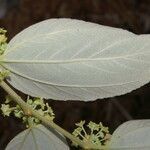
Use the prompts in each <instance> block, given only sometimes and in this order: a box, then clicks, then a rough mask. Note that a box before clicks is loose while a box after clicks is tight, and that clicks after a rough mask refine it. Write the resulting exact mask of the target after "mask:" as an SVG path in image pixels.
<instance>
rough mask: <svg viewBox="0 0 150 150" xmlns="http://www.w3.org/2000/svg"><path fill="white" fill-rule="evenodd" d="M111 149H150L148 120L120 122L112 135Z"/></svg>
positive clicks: (149, 121)
mask: <svg viewBox="0 0 150 150" xmlns="http://www.w3.org/2000/svg"><path fill="white" fill-rule="evenodd" d="M110 149H111V150H150V120H134V121H128V122H125V123H124V124H122V125H121V126H120V127H118V128H117V129H116V131H115V132H114V133H113V135H112V139H111V144H110Z"/></svg>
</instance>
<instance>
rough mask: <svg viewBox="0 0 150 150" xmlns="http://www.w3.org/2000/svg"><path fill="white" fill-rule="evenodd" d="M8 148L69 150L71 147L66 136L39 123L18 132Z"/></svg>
mask: <svg viewBox="0 0 150 150" xmlns="http://www.w3.org/2000/svg"><path fill="white" fill-rule="evenodd" d="M6 150H69V147H68V146H67V144H66V141H65V138H63V137H62V136H61V137H60V135H58V134H57V135H56V134H54V133H53V132H51V131H50V130H48V129H47V128H45V127H44V126H42V125H38V126H35V127H32V128H29V129H27V130H25V131H23V132H21V133H20V134H18V135H17V136H16V137H15V138H14V139H12V140H11V141H10V143H9V144H8V146H7V147H6Z"/></svg>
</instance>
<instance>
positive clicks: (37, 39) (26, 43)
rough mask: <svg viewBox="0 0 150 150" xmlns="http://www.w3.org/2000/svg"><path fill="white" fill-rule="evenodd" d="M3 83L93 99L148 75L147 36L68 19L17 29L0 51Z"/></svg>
mask: <svg viewBox="0 0 150 150" xmlns="http://www.w3.org/2000/svg"><path fill="white" fill-rule="evenodd" d="M2 65H3V66H4V67H5V68H7V69H9V70H10V71H11V76H10V80H8V81H9V83H10V84H12V85H13V86H14V87H15V88H17V89H19V90H21V91H22V92H24V93H26V94H28V95H31V96H36V97H43V98H52V99H57V100H85V101H88V100H95V99H98V98H106V97H113V96H116V95H121V94H125V93H128V92H131V91H132V90H135V89H137V88H139V87H141V86H143V85H144V84H146V83H148V82H149V80H150V36H149V35H135V34H133V33H131V32H128V31H125V30H122V29H116V28H112V27H107V26H102V25H98V24H94V23H89V22H84V21H79V20H72V19H50V20H46V21H43V22H40V23H37V24H35V25H32V26H30V27H29V28H27V29H25V30H23V31H22V32H20V33H19V34H18V35H16V36H15V37H14V38H13V39H12V40H11V41H10V43H9V44H8V48H7V50H6V52H5V54H4V56H3V64H2Z"/></svg>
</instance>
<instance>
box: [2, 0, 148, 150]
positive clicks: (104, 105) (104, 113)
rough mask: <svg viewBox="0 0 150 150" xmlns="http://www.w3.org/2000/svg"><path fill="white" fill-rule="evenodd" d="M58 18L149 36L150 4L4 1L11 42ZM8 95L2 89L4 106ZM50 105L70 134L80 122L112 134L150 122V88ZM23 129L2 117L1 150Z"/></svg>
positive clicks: (135, 0) (131, 0)
mask: <svg viewBox="0 0 150 150" xmlns="http://www.w3.org/2000/svg"><path fill="white" fill-rule="evenodd" d="M58 17H61V18H64V17H65V18H75V19H82V20H85V21H91V22H96V23H99V24H102V25H108V26H113V27H119V28H124V29H127V30H130V31H132V32H134V33H137V34H148V33H150V0H35V1H33V0H0V27H4V28H5V29H7V30H8V34H7V35H8V37H9V40H10V39H11V38H12V37H13V36H14V35H16V34H17V33H18V32H20V31H21V30H22V29H24V28H26V27H28V26H30V25H32V24H34V23H36V22H39V21H42V20H45V19H49V18H58ZM20 94H21V93H20ZM5 95H6V93H5V92H4V91H3V90H2V89H0V99H1V103H2V102H3V101H4V97H5ZM21 95H22V96H24V95H23V94H21ZM49 102H50V105H51V106H52V108H53V110H54V112H55V114H56V119H55V122H56V123H58V124H59V125H61V126H62V127H63V128H65V129H66V130H68V131H70V132H72V131H73V129H74V128H75V125H74V124H75V123H76V122H79V121H80V120H86V121H87V122H88V121H89V120H91V121H95V122H97V123H98V122H100V121H101V122H103V123H104V125H106V126H109V127H110V131H111V133H112V132H113V131H114V129H115V128H117V127H118V126H119V125H120V124H121V123H123V122H125V121H127V120H131V119H149V118H150V85H149V84H147V85H145V86H144V87H142V88H140V89H138V90H136V91H133V92H132V93H130V94H126V95H123V96H120V97H116V98H113V99H103V100H96V101H93V102H79V101H67V102H64V101H53V100H50V101H49ZM23 129H25V126H24V125H23V124H21V123H20V120H17V119H16V118H14V117H9V118H7V117H5V118H4V117H3V116H2V115H0V150H3V149H4V147H5V146H6V144H7V143H8V142H9V141H10V139H12V138H13V137H14V136H15V135H16V134H17V133H19V132H20V131H22V130H23ZM72 149H73V148H72Z"/></svg>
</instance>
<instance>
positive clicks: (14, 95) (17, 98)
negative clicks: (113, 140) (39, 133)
mask: <svg viewBox="0 0 150 150" xmlns="http://www.w3.org/2000/svg"><path fill="white" fill-rule="evenodd" d="M0 86H1V87H2V88H3V89H4V90H5V91H6V92H7V93H8V94H9V95H10V96H11V97H12V99H13V100H14V101H15V102H16V103H17V104H18V105H19V106H20V107H21V108H22V109H23V111H24V113H25V114H26V115H29V116H34V117H36V118H37V119H39V120H41V121H42V122H43V123H44V124H45V125H47V126H49V127H51V128H53V129H55V130H56V131H58V132H60V133H61V134H63V135H64V136H65V137H67V138H68V139H70V140H71V141H73V142H75V143H77V144H78V145H79V146H80V147H82V148H84V149H90V150H92V149H99V150H108V148H106V146H97V145H94V144H92V143H90V142H87V143H85V142H83V141H82V140H80V139H78V138H76V137H75V136H73V135H72V134H71V133H69V132H68V131H66V130H64V129H63V128H61V127H60V126H58V125H57V124H55V123H54V122H53V121H51V120H48V119H47V118H44V117H43V116H41V115H40V114H39V113H38V111H36V110H33V108H31V107H30V105H28V104H27V103H26V102H25V101H24V100H23V99H22V98H21V97H20V96H19V95H18V94H17V93H16V92H15V91H14V90H13V89H12V88H11V87H10V86H9V85H8V84H7V83H6V82H4V81H1V82H0Z"/></svg>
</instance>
